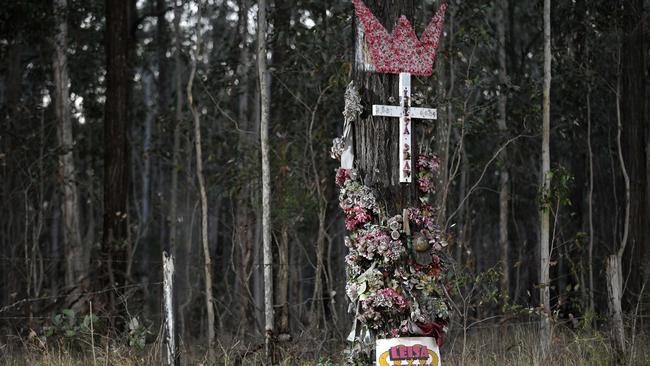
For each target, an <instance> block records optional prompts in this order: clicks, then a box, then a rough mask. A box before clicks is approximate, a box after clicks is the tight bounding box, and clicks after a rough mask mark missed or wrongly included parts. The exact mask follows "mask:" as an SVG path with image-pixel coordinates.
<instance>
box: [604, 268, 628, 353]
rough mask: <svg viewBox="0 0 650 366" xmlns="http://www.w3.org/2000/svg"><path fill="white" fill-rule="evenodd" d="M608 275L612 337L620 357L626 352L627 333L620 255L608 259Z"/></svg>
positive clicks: (608, 300)
mask: <svg viewBox="0 0 650 366" xmlns="http://www.w3.org/2000/svg"><path fill="white" fill-rule="evenodd" d="M606 275H607V307H608V308H609V318H610V327H611V336H612V338H613V340H614V349H615V350H616V352H617V354H618V356H619V357H620V356H621V355H623V354H624V352H625V332H624V328H623V309H622V307H621V297H622V296H623V275H622V273H621V261H620V258H619V256H618V255H610V256H609V257H607V268H606Z"/></svg>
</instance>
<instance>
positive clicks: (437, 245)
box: [333, 154, 449, 346]
mask: <svg viewBox="0 0 650 366" xmlns="http://www.w3.org/2000/svg"><path fill="white" fill-rule="evenodd" d="M333 155H336V154H333ZM416 163H417V168H418V176H417V177H418V180H417V184H418V188H419V191H420V192H421V198H420V205H419V206H418V207H411V208H408V209H406V210H404V212H403V215H396V216H393V217H389V218H387V217H385V216H386V215H385V209H384V208H383V207H380V204H379V203H378V201H377V199H376V196H375V194H374V192H373V190H372V189H371V188H370V187H367V186H365V185H364V184H363V183H362V182H361V180H360V178H359V175H358V173H357V171H356V170H354V169H339V170H338V171H337V174H336V184H337V185H338V186H339V188H340V194H339V201H340V207H341V209H342V210H343V212H344V214H345V225H346V228H347V230H348V232H349V233H348V235H347V236H346V238H345V245H346V247H347V248H348V255H347V256H346V258H345V261H346V264H347V285H346V293H347V296H348V297H349V299H350V301H351V305H350V309H351V311H352V312H353V313H355V327H354V328H353V331H352V334H351V337H350V338H351V339H350V338H349V339H350V340H363V338H364V337H365V338H368V337H372V336H374V337H376V338H397V337H418V336H420V337H427V336H430V337H434V338H435V340H436V342H437V343H438V345H439V346H440V345H442V342H443V336H444V334H445V332H446V330H447V323H448V319H449V308H448V305H447V303H446V301H445V288H444V283H443V281H442V275H443V274H444V273H445V262H444V260H442V258H443V256H442V253H441V251H442V249H443V248H444V247H445V246H446V245H447V243H446V238H445V234H444V232H443V231H442V230H441V229H440V227H439V226H438V225H437V224H436V210H435V209H434V207H433V206H432V205H431V203H430V202H431V197H432V195H433V193H434V181H435V179H436V178H437V175H438V172H439V168H440V164H439V160H438V158H437V157H435V156H431V155H420V156H418V157H417V161H416ZM356 322H358V323H359V324H360V325H361V330H359V329H358V327H357V326H356V324H357V323H356Z"/></svg>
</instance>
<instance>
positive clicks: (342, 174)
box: [336, 168, 350, 187]
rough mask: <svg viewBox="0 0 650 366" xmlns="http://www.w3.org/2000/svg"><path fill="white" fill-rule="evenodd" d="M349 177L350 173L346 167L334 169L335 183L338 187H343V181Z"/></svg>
mask: <svg viewBox="0 0 650 366" xmlns="http://www.w3.org/2000/svg"><path fill="white" fill-rule="evenodd" d="M349 178H350V173H349V172H348V170H347V169H343V168H340V169H337V170H336V185H337V186H339V187H343V186H344V185H345V182H347V180H348V179H349Z"/></svg>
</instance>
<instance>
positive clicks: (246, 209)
mask: <svg viewBox="0 0 650 366" xmlns="http://www.w3.org/2000/svg"><path fill="white" fill-rule="evenodd" d="M248 11H249V1H248V0H241V1H240V2H239V26H238V29H239V35H240V37H241V39H240V42H241V44H240V47H241V48H240V53H239V65H237V74H238V77H239V88H240V90H239V97H238V99H239V100H238V106H237V108H238V112H237V114H238V122H239V140H238V143H237V147H238V151H239V156H240V157H239V159H240V161H239V166H240V171H239V174H240V176H241V177H247V176H250V175H251V174H250V165H251V164H249V163H250V162H251V160H252V159H251V151H252V150H253V149H252V147H253V144H254V143H255V140H254V139H253V138H252V135H253V126H252V123H251V121H250V112H249V108H248V105H249V100H250V96H249V72H250V71H249V70H250V62H251V60H250V52H249V48H248V47H249V45H248V39H247V38H248V25H249V23H248ZM255 151H257V150H255ZM251 199H252V196H251V185H250V184H243V185H241V186H240V187H239V190H238V192H237V195H236V208H235V237H236V242H237V246H238V249H239V265H238V266H237V280H238V283H239V288H238V295H239V315H240V321H241V323H240V324H241V326H240V329H242V330H243V331H244V332H246V331H251V330H253V329H254V319H253V316H254V310H253V301H252V291H251V285H250V284H251V281H250V280H251V275H252V271H253V246H254V228H255V220H254V219H255V216H254V215H253V213H252V212H251Z"/></svg>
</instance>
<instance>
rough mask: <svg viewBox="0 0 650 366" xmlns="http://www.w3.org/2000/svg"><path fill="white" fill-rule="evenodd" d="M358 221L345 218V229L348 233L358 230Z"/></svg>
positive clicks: (352, 218)
mask: <svg viewBox="0 0 650 366" xmlns="http://www.w3.org/2000/svg"><path fill="white" fill-rule="evenodd" d="M357 224H358V223H357V220H355V219H354V217H349V216H348V217H346V218H345V228H346V229H348V231H352V230H354V229H356V228H357Z"/></svg>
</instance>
